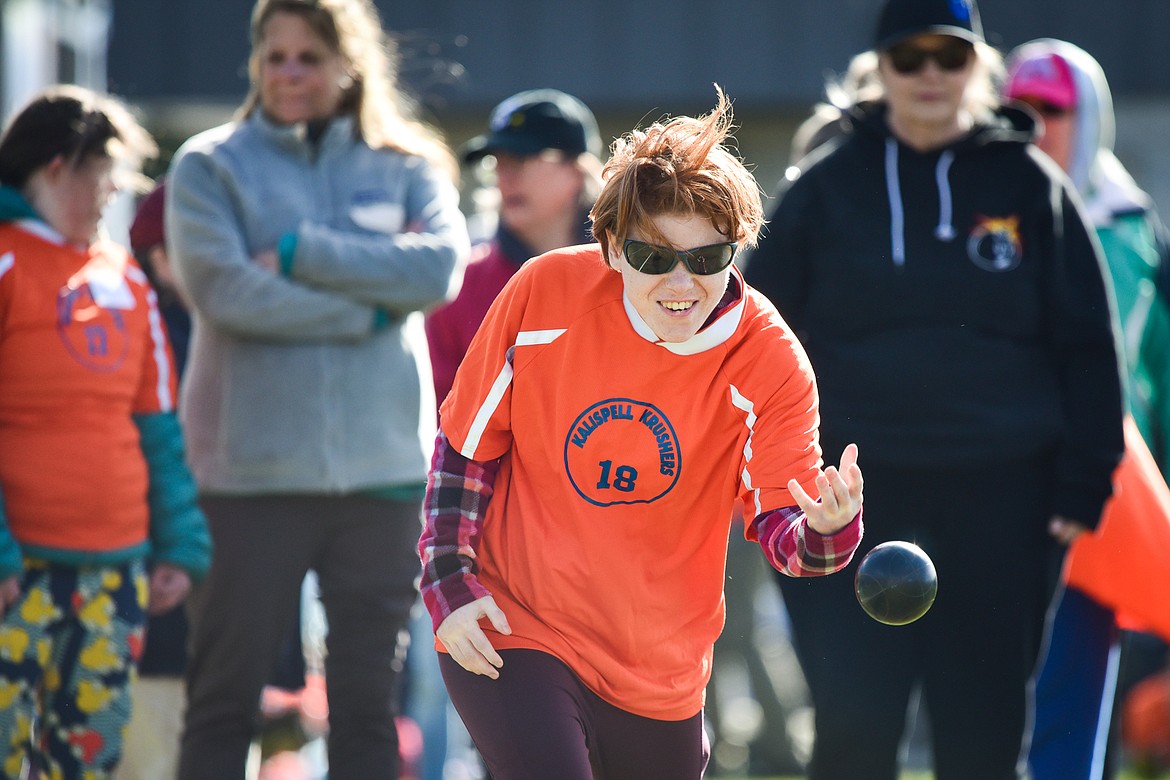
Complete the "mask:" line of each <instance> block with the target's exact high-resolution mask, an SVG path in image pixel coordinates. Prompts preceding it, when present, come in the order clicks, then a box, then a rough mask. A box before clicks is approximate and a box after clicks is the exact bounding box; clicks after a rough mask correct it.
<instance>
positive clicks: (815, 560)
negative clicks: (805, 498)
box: [752, 506, 865, 577]
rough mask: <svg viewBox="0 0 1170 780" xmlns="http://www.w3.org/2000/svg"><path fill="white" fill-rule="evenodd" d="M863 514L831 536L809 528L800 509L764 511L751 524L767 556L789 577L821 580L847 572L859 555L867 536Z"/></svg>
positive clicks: (858, 514) (778, 569)
mask: <svg viewBox="0 0 1170 780" xmlns="http://www.w3.org/2000/svg"><path fill="white" fill-rule="evenodd" d="M861 515H862V512H861V511H859V512H858V513H857V516H856V517H854V518H853V520H851V521H850V522H849V525H847V526H845V527H844V528H842V529H841V530H840V531H838V532H837V533H835V534H832V535H831V536H825V535H823V534H819V533H817V532H816V531H814V530H813V529H811V528H809V527H808V521H807V520H806V518H805V516H804V512H802V511H801V510H800V508H799V507H795V506H786V507H783V508H782V509H772V510H769V511H767V512H764V513H762V514H760V515H758V516H757V517H756V519H755V520H753V521H752V525H753V526H754V527H755V531H756V538H757V539H759V542H760V547H762V548H764V557H766V558H767V559H768V563H770V564H772V566H773V568H775V569H776V570H777V571H780V572H783V573H784V574H787V575H788V576H789V577H819V576H822V575H825V574H832V573H833V572H836V571H840V570H841V569H844V568H845V567H846V566H847V565H848V564H849V561H851V560H852V559H853V553H855V552H857V546H858V545H859V544H861V536H862V533H864V528H865V527H864V525H863V523H862V521H861Z"/></svg>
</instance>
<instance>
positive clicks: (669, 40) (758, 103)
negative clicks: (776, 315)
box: [109, 0, 1170, 202]
mask: <svg viewBox="0 0 1170 780" xmlns="http://www.w3.org/2000/svg"><path fill="white" fill-rule="evenodd" d="M376 2H377V5H378V7H379V10H380V12H381V14H382V18H383V22H384V23H385V26H386V27H387V28H388V29H390V30H391V31H392V32H393V33H394V34H395V36H396V38H397V40H398V42H399V48H400V50H401V53H402V55H403V57H402V60H403V62H402V72H401V81H402V82H403V84H404V85H405V86H406V87H407V88H408V90H409V91H410V92H411V93H412V94H414V95H416V96H417V97H419V98H420V100H421V102H422V104H423V106H424V109H425V111H424V115H425V117H426V118H428V119H429V120H430V121H432V122H433V123H435V124H437V125H439V126H440V127H442V128H443V130H444V131H445V132H446V134H447V137H448V138H449V139H450V140H451V141H452V142H453V143H455V144H458V143H460V142H462V141H464V140H466V139H467V138H469V137H470V136H471V135H473V134H475V133H477V132H478V131H479V130H480V128H481V127H482V125H483V124H484V122H485V118H486V115H487V112H488V111H489V110H490V108H491V107H492V106H493V105H495V104H496V103H497V102H498V101H499V100H501V99H503V98H504V97H506V96H508V95H510V94H512V93H514V92H517V91H519V90H521V89H526V88H530V87H537V86H551V87H557V88H560V89H563V90H566V91H568V92H571V93H573V94H576V95H578V96H579V97H581V98H582V99H584V100H585V101H586V102H587V103H588V104H589V105H590V106H591V107H592V108H593V109H594V111H595V112H596V113H597V115H598V119H599V122H600V124H601V130H602V133H603V137H604V138H607V139H608V138H612V137H613V135H615V134H618V133H621V132H624V131H626V130H629V129H630V128H631V127H632V126H633V125H635V124H638V123H641V122H644V121H646V120H652V119H656V118H658V117H659V116H661V115H663V114H678V113H688V112H695V111H702V110H705V109H707V108H709V107H710V106H711V105H712V104H713V102H714V89H713V87H712V84H713V83H716V82H717V83H719V84H720V85H722V86H723V87H724V88H725V89H726V90H727V92H728V93H729V94H730V95H731V96H732V97H733V98H734V100H735V102H736V115H737V119H738V120H739V123H740V125H741V131H740V133H739V137H740V142H741V150H742V151H743V153H744V155H745V157H746V158H747V159H748V160H749V161H753V162H756V163H758V165H759V168H758V171H757V172H758V174H759V177H760V180H761V181H762V182H764V183H765V186H771V183H773V182H775V181H776V178H777V176H778V175H779V173H780V171H782V169H783V165H784V164H785V156H786V154H787V144H788V138H789V136H790V134H791V131H792V129H793V127H794V125H795V123H796V122H797V121H799V119H800V118H801V117H802V116H803V115H804V114H805V112H806V111H807V109H808V106H809V105H810V104H811V103H812V102H814V101H815V100H816V99H817V98H818V97H819V96H820V95H821V91H822V88H823V82H824V79H825V76H826V74H827V73H830V72H836V73H839V72H841V71H843V70H844V69H845V67H846V65H847V64H848V62H849V58H850V57H851V56H852V55H853V54H854V53H856V52H858V51H861V50H863V49H865V48H868V47H869V45H870V43H871V39H872V30H873V27H874V21H875V18H876V13H877V9H878V7H879V6H880V4H881V3H880V0H721V2H715V0H577V2H569V1H567V0H566V1H565V2H560V1H559V0H376ZM112 6H113V13H114V19H113V25H112V27H111V49H110V56H109V79H110V89H111V90H112V91H114V92H115V93H117V94H120V95H122V96H124V97H126V98H127V99H129V100H130V101H132V102H134V103H137V104H139V105H141V106H144V107H145V108H146V109H147V111H148V119H150V120H153V121H154V122H155V124H156V127H157V126H166V127H167V128H170V129H169V130H168V131H167V132H170V133H172V134H173V135H174V136H175V140H181V136H183V135H185V134H187V133H190V132H194V131H197V130H200V129H203V128H204V127H207V126H209V125H210V124H213V123H215V122H218V121H222V119H223V118H224V117H225V116H226V115H227V114H228V113H230V111H231V109H232V108H234V107H235V106H237V105H238V104H239V102H240V101H241V99H242V98H243V96H244V93H245V92H246V89H247V75H246V71H245V67H246V60H247V54H248V47H249V42H248V19H249V14H250V11H251V6H252V2H251V0H113V2H112ZM980 9H981V12H982V16H983V22H984V27H985V29H986V32H987V34H988V39H989V40H990V42H991V43H992V44H993V45H995V46H997V48H999V49H1000V50H1001V51H1007V50H1008V49H1010V48H1011V47H1013V46H1015V45H1018V44H1020V43H1022V42H1024V41H1026V40H1029V39H1031V38H1036V37H1041V36H1051V37H1058V38H1064V39H1066V40H1070V41H1072V42H1074V43H1076V44H1078V45H1080V46H1082V47H1084V48H1085V49H1086V50H1088V51H1089V52H1091V53H1092V54H1094V56H1096V57H1097V59H1098V60H1099V61H1100V62H1101V64H1102V66H1103V67H1104V68H1105V72H1106V73H1107V74H1108V76H1109V79H1110V83H1111V86H1112V88H1113V90H1114V94H1115V97H1116V99H1117V105H1118V112H1119V137H1118V151H1119V154H1121V155H1122V159H1123V160H1124V161H1126V162H1127V163H1131V164H1132V165H1133V167H1135V168H1136V169H1135V170H1134V173H1135V175H1136V176H1137V177H1138V179H1139V182H1140V183H1143V184H1144V185H1145V186H1146V187H1147V188H1150V189H1151V190H1152V191H1154V193H1155V195H1156V196H1157V197H1159V199H1160V200H1161V201H1162V202H1167V201H1170V161H1167V159H1166V158H1167V155H1165V153H1164V144H1160V142H1159V141H1158V138H1160V137H1161V128H1162V127H1163V126H1164V125H1165V121H1166V120H1167V119H1168V116H1167V114H1168V113H1170V78H1167V77H1166V74H1167V73H1170V46H1167V45H1166V44H1165V34H1166V32H1167V31H1170V2H1168V1H1167V0H1114V1H1113V2H1111V3H1103V2H1101V0H980ZM1135 105H1136V106H1137V109H1136V114H1134V115H1133V116H1134V118H1132V119H1131V118H1130V115H1129V114H1127V112H1130V111H1131V109H1132V107H1133V106H1135ZM192 106H201V107H203V108H204V110H203V111H202V113H196V114H190V113H184V112H189V111H190V110H191V107H192ZM165 140H167V139H164V141H165ZM1160 190H1161V192H1160Z"/></svg>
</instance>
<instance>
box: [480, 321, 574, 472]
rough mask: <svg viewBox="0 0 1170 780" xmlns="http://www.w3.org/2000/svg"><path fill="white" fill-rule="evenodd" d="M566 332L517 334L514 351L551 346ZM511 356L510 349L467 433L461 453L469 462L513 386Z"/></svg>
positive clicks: (529, 331)
mask: <svg viewBox="0 0 1170 780" xmlns="http://www.w3.org/2000/svg"><path fill="white" fill-rule="evenodd" d="M565 330H566V329H565V328H560V329H558V330H527V331H520V332H519V333H517V334H516V343H515V344H514V345H513V349H515V347H528V346H533V345H536V344H551V343H552V342H553V341H555V340H556V339H557V338H559V337H560V336H561V335H562V334H563V333H564V332H565ZM511 354H512V349H509V350H508V356H507V357H505V358H504V366H503V368H501V369H500V373H499V374H498V375H497V376H496V381H495V382H492V389H491V390H490V391H488V396H487V398H485V399H484V402H483V404H482V405H481V406H480V407H479V411H478V412H476V413H475V419H474V420H472V421H471V428H470V429H469V430H468V431H467V439H466V441H464V442H463V446H462V447H461V448H460V450H459V453H460V454H461V455H462V456H463V457H465V458H467V459H469V460H475V451H476V450H477V449H479V441H480V439H482V438H483V434H484V431H486V430H487V426H488V423H489V422H490V421H491V419H492V415H493V414H495V413H496V408H497V407H498V406H499V405H500V401H502V400H503V398H504V393H505V392H507V390H508V385H510V384H512V358H511Z"/></svg>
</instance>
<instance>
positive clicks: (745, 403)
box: [729, 385, 764, 522]
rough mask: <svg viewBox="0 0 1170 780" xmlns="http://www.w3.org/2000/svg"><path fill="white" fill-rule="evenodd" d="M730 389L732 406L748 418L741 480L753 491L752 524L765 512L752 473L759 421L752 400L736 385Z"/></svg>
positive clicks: (745, 420)
mask: <svg viewBox="0 0 1170 780" xmlns="http://www.w3.org/2000/svg"><path fill="white" fill-rule="evenodd" d="M729 387H730V388H731V403H732V405H733V406H735V407H736V408H737V409H742V410H743V411H744V412H746V413H747V417H746V419H744V425H745V426H747V429H748V436H747V441H745V442H744V445H743V462H744V466H743V473H742V474H740V479H741V480H743V485H744V487H746V488H747V489H748V490H750V491H752V496H753V497H754V503H755V511H754V512H752V514H751V517H749V518H748V522H751V519H752V518H754V517H757V516H758V515H759V514H760V513H761V512H763V511H764V509H763V507H762V506H760V490H759V488H757V487H754V486H753V485H752V472H751V464H752V437H754V436H755V435H756V420H757V419H758V418H757V417H756V405H755V404H754V403H752V401H751V400H749V399H747V398H745V397H744V396H743V394H742V393H740V392H739V388H738V387H736V386H735V385H729Z"/></svg>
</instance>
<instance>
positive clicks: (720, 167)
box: [589, 86, 764, 263]
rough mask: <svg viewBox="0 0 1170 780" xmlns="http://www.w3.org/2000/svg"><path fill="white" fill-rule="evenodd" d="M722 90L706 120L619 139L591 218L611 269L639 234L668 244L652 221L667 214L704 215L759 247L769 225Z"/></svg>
mask: <svg viewBox="0 0 1170 780" xmlns="http://www.w3.org/2000/svg"><path fill="white" fill-rule="evenodd" d="M716 92H717V94H718V96H719V101H718V103H717V104H716V106H715V109H714V110H713V111H711V113H709V114H707V115H705V116H702V117H699V118H698V119H695V118H692V117H687V116H683V117H676V118H674V119H670V120H669V121H665V122H655V123H654V124H652V125H651V126H650V127H648V128H646V129H645V130H634V131H632V132H630V133H628V134H626V135H625V136H623V137H622V138H619V139H617V140H616V141H614V143H613V146H612V149H611V152H610V158H609V161H608V162H607V163H606V164H605V167H604V168H603V169H602V174H601V175H602V180H603V184H602V187H601V194H600V195H599V196H598V197H597V202H596V203H595V204H594V206H593V209H592V211H590V212H589V216H590V218H591V219H592V220H593V235H594V237H595V238H596V239H597V241H598V243H600V244H601V251H602V256H603V257H604V258H605V261H606V262H607V263H609V262H610V254H611V250H612V249H613V242H620V241H621V240H622V239H624V238H625V237H626V236H628V235H629V234H630V233H631V232H632V231H635V230H636V231H638V232H639V233H641V234H643V235H645V236H646V237H647V238H648V239H649V240H651V241H653V242H655V243H659V244H664V245H669V244H670V242H669V241H667V240H666V238H665V236H663V235H662V234H661V232H660V231H659V230H657V229H656V228H655V226H654V222H653V220H654V218H655V217H657V216H660V215H664V214H693V215H695V216H699V217H705V218H707V219H709V220H711V224H712V225H713V226H714V227H715V229H716V230H718V231H719V232H720V233H722V234H723V235H725V236H727V238H728V239H729V240H732V241H738V242H739V243H740V245H741V247H751V246H755V243H756V238H757V237H758V235H759V232H760V229H761V227H763V224H764V209H763V204H762V201H761V197H760V196H761V191H760V186H759V184H758V183H757V182H756V180H755V178H754V177H753V176H752V174H751V173H750V172H749V171H748V169H747V168H746V167H745V166H744V164H743V162H742V161H741V160H740V159H739V157H738V156H736V155H735V154H733V153H732V151H730V149H729V148H728V147H729V146H730V141H731V130H732V127H733V125H732V121H731V101H730V100H728V99H727V96H726V95H724V94H723V90H722V89H719V87H718V86H716Z"/></svg>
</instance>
